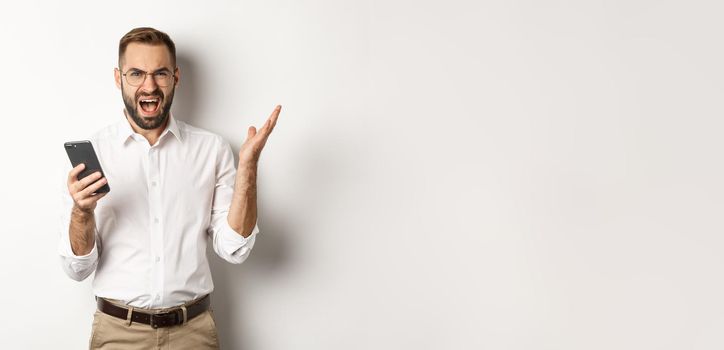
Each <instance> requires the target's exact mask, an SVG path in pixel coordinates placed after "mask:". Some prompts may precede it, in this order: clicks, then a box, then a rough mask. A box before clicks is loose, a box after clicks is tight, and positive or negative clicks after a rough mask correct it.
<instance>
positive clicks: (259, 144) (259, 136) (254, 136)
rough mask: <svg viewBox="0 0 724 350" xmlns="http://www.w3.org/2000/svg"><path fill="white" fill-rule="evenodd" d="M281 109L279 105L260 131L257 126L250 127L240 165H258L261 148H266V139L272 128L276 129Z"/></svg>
mask: <svg viewBox="0 0 724 350" xmlns="http://www.w3.org/2000/svg"><path fill="white" fill-rule="evenodd" d="M281 110H282V106H281V105H277V106H276V108H274V111H273V112H272V114H271V115H270V116H269V119H267V120H266V123H264V126H262V127H261V129H259V132H257V131H256V128H255V127H253V126H250V127H249V131H248V133H247V135H246V140H245V141H244V144H242V145H241V149H240V150H239V167H242V166H243V167H256V165H257V163H258V162H259V156H260V155H261V150H262V149H264V145H265V144H266V140H267V139H268V138H269V135H270V134H271V132H272V130H274V125H276V124H277V119H278V118H279V113H280V112H281Z"/></svg>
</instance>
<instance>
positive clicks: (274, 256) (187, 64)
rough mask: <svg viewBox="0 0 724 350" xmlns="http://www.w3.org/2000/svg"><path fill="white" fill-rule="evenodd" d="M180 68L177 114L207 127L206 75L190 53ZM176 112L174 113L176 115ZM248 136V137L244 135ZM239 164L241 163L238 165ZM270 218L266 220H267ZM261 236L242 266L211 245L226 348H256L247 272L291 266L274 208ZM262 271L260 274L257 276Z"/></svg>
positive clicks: (262, 211)
mask: <svg viewBox="0 0 724 350" xmlns="http://www.w3.org/2000/svg"><path fill="white" fill-rule="evenodd" d="M177 61H178V66H179V67H180V69H181V83H180V84H179V86H178V90H177V91H176V95H175V96H174V101H173V111H181V112H179V113H177V114H178V115H179V117H180V119H182V120H183V121H185V122H187V123H189V124H191V125H194V126H197V127H200V128H204V120H203V119H202V118H200V117H199V116H200V115H201V114H202V113H201V112H200V111H199V106H200V105H201V104H200V103H199V96H201V95H200V91H201V87H202V86H203V85H204V84H205V83H207V82H204V81H203V76H202V75H199V74H197V73H196V68H197V66H196V65H195V64H194V62H195V60H194V58H193V57H192V56H190V55H189V54H188V53H179V54H178V57H177ZM175 114H176V113H175V112H174V115H175ZM243 137H246V135H243ZM233 152H234V155H235V162H238V158H237V154H238V152H239V149H238V148H236V149H234V150H233ZM236 164H238V163H236ZM265 217H266V218H269V219H268V220H264V218H265ZM280 219H282V220H280ZM258 225H259V229H260V233H259V237H258V239H257V240H256V242H255V244H254V248H253V250H252V252H251V255H250V256H249V258H248V259H247V260H246V261H245V262H244V263H243V264H242V265H241V266H240V265H233V264H229V263H228V262H226V261H224V260H223V259H221V258H219V257H218V256H217V255H216V253H214V251H213V248H212V247H211V244H209V249H208V250H207V256H208V257H209V264H210V267H211V272H212V275H213V280H214V292H213V294H212V296H211V302H212V308H213V310H214V317H215V320H216V325H217V328H218V332H219V337H220V339H219V340H220V342H221V348H222V349H253V348H254V345H253V344H254V339H253V335H252V334H248V332H247V330H248V329H250V328H249V327H247V326H246V324H244V320H252V321H253V320H254V317H253V316H250V315H240V314H239V312H242V313H243V312H244V310H247V309H248V308H246V307H245V305H246V303H248V300H247V298H245V296H246V295H248V294H247V292H246V290H247V289H246V288H245V286H246V285H247V284H253V283H254V281H252V280H249V279H245V278H244V275H245V272H248V271H252V270H253V271H254V273H251V275H256V276H260V275H266V276H269V275H273V274H274V273H275V272H276V271H280V270H283V269H284V268H285V266H288V265H289V260H290V259H289V258H290V257H289V254H290V253H291V252H290V250H289V247H290V246H291V243H290V242H289V239H288V238H289V237H288V236H289V235H288V234H287V233H288V232H289V230H288V228H287V227H286V226H287V225H285V224H284V221H283V218H281V215H280V214H279V213H278V212H275V210H274V209H273V208H266V207H265V208H261V206H260V207H259V220H258ZM257 272H260V273H257Z"/></svg>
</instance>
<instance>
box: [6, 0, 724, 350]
mask: <svg viewBox="0 0 724 350" xmlns="http://www.w3.org/2000/svg"><path fill="white" fill-rule="evenodd" d="M723 10H724V5H722V3H721V2H720V1H660V0H657V1H654V0H651V1H644V0H635V1H630V0H627V1H522V0H521V1H502V0H501V1H469V2H464V1H445V2H443V1H437V2H432V1H419V0H418V1H412V0H410V1H403V0H388V1H331V0H316V1H291V0H286V1H280V0H267V1H241V2H232V1H217V2H212V1H206V2H204V3H203V4H202V3H201V2H199V1H188V2H179V1H159V2H140V1H138V2H136V1H126V2H108V3H107V2H100V1H97V2H91V1H85V2H74V3H72V4H71V3H69V2H51V1H47V2H44V3H40V2H33V1H23V2H11V3H3V5H0V45H1V47H2V53H1V54H0V69H1V70H2V71H1V72H2V73H1V74H0V76H1V77H2V79H1V81H0V98H2V101H1V106H2V109H1V112H0V117H1V118H2V128H3V129H2V130H3V131H2V137H1V138H0V149H1V150H2V163H3V166H2V171H1V172H0V174H1V175H0V184H1V185H2V186H0V191H2V195H1V198H2V202H1V203H2V210H1V211H0V212H1V214H0V215H2V217H1V220H2V221H1V222H2V232H3V240H2V244H1V245H0V247H2V248H0V249H2V251H1V253H0V259H2V260H0V266H1V267H2V269H1V270H0V274H1V275H0V277H1V281H2V286H1V287H0V293H1V294H0V297H1V299H2V302H1V303H0V307H1V311H0V329H1V332H2V335H1V336H0V347H2V348H3V349H21V348H22V349H82V348H85V347H86V346H87V342H88V338H89V335H90V327H91V320H92V313H93V308H94V303H93V297H92V292H91V289H90V278H89V279H87V280H86V281H83V282H82V283H77V282H74V281H72V280H71V279H69V278H68V277H66V276H65V274H64V273H63V272H62V270H61V268H60V264H59V260H58V257H57V252H56V245H57V239H58V227H57V223H58V220H59V213H58V210H59V209H58V207H59V205H58V203H59V199H58V197H59V193H58V191H59V186H58V183H59V182H62V181H63V179H59V176H58V173H57V172H56V171H55V170H54V169H57V168H58V167H62V166H65V165H66V163H67V162H68V160H67V158H66V156H65V153H64V152H63V149H62V147H61V145H62V143H63V142H64V141H68V140H76V139H84V138H87V137H88V136H89V135H90V134H91V133H92V132H94V131H95V130H98V129H99V128H101V127H103V126H105V125H107V124H109V123H112V122H115V121H117V120H119V118H122V114H121V110H122V106H123V105H122V101H121V96H120V92H119V91H118V90H117V89H116V87H115V85H114V83H113V74H112V73H113V68H114V66H115V64H116V60H117V45H118V40H119V39H120V37H121V36H122V35H123V34H125V33H126V32H127V31H128V30H130V29H131V28H133V27H136V26H153V27H156V28H158V29H161V30H163V31H166V32H168V33H169V34H170V35H171V37H172V38H173V39H174V40H175V42H176V44H177V47H178V55H179V65H180V68H181V71H182V81H181V85H180V87H179V90H178V92H177V95H176V99H175V101H174V113H175V115H176V116H177V117H178V118H179V119H181V120H185V121H187V122H189V123H191V124H193V125H196V126H199V127H202V128H205V129H208V130H211V131H213V132H216V133H219V134H221V135H223V136H224V137H225V138H226V139H227V140H229V141H230V142H231V144H232V147H233V148H234V149H235V150H238V148H239V146H240V145H241V143H242V142H243V138H244V137H245V135H246V128H247V127H248V126H249V125H252V124H253V125H257V126H260V125H261V124H262V123H263V121H264V120H265V119H266V118H267V116H268V115H269V113H270V112H271V111H272V109H273V108H274V106H275V105H276V104H282V105H283V106H284V107H283V109H282V113H281V116H280V118H279V122H278V124H277V128H276V129H275V131H274V133H273V134H272V136H271V138H270V140H269V142H268V144H267V148H266V149H265V150H264V152H263V153H262V160H261V164H260V169H259V172H260V175H259V176H260V178H259V209H260V212H259V213H260V214H259V227H260V229H261V234H260V236H259V237H258V240H257V245H256V247H255V248H254V251H253V252H252V254H251V257H250V258H249V260H247V261H246V262H245V263H244V264H243V265H240V266H239V265H229V264H226V263H224V262H223V261H221V259H219V258H218V257H216V256H215V255H213V253H212V254H211V256H210V259H211V260H212V269H213V273H214V281H215V283H216V292H215V293H214V295H213V303H214V307H215V309H216V315H217V318H218V319H217V321H218V324H219V332H220V334H221V338H222V342H223V344H222V345H224V347H225V348H226V349H252V350H255V349H259V350H267V349H721V348H723V347H724V336H723V335H722V334H724V300H723V298H722V296H723V295H724V282H723V279H722V271H723V269H724V258H723V257H722V254H721V250H722V245H723V244H724V237H723V236H722V233H723V231H724V230H723V229H724V224H723V223H722V209H724V202H723V201H722V196H723V195H724V186H722V179H723V178H724V167H723V166H722V161H721V157H720V155H721V149H722V146H724V144H723V143H724V141H723V139H722V137H721V134H722V128H723V127H724V121H722V101H723V100H722V98H721V95H722V92H724V89H723V88H722V86H724V85H723V82H724V70H723V69H722V62H723V61H724V49H723V47H724V44H723V41H722V33H723V32H724V31H723V30H724V22H722V20H721V18H722V11H723ZM181 175H182V174H179V176H181ZM111 186H112V184H111Z"/></svg>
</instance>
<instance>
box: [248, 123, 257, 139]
mask: <svg viewBox="0 0 724 350" xmlns="http://www.w3.org/2000/svg"><path fill="white" fill-rule="evenodd" d="M254 135H256V128H255V127H253V126H250V127H249V132H248V133H247V134H246V139H247V140H248V139H250V138H252V137H254Z"/></svg>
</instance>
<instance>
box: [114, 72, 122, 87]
mask: <svg viewBox="0 0 724 350" xmlns="http://www.w3.org/2000/svg"><path fill="white" fill-rule="evenodd" d="M113 78H114V79H115V80H116V87H117V88H119V89H120V88H121V71H119V70H118V68H113Z"/></svg>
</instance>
